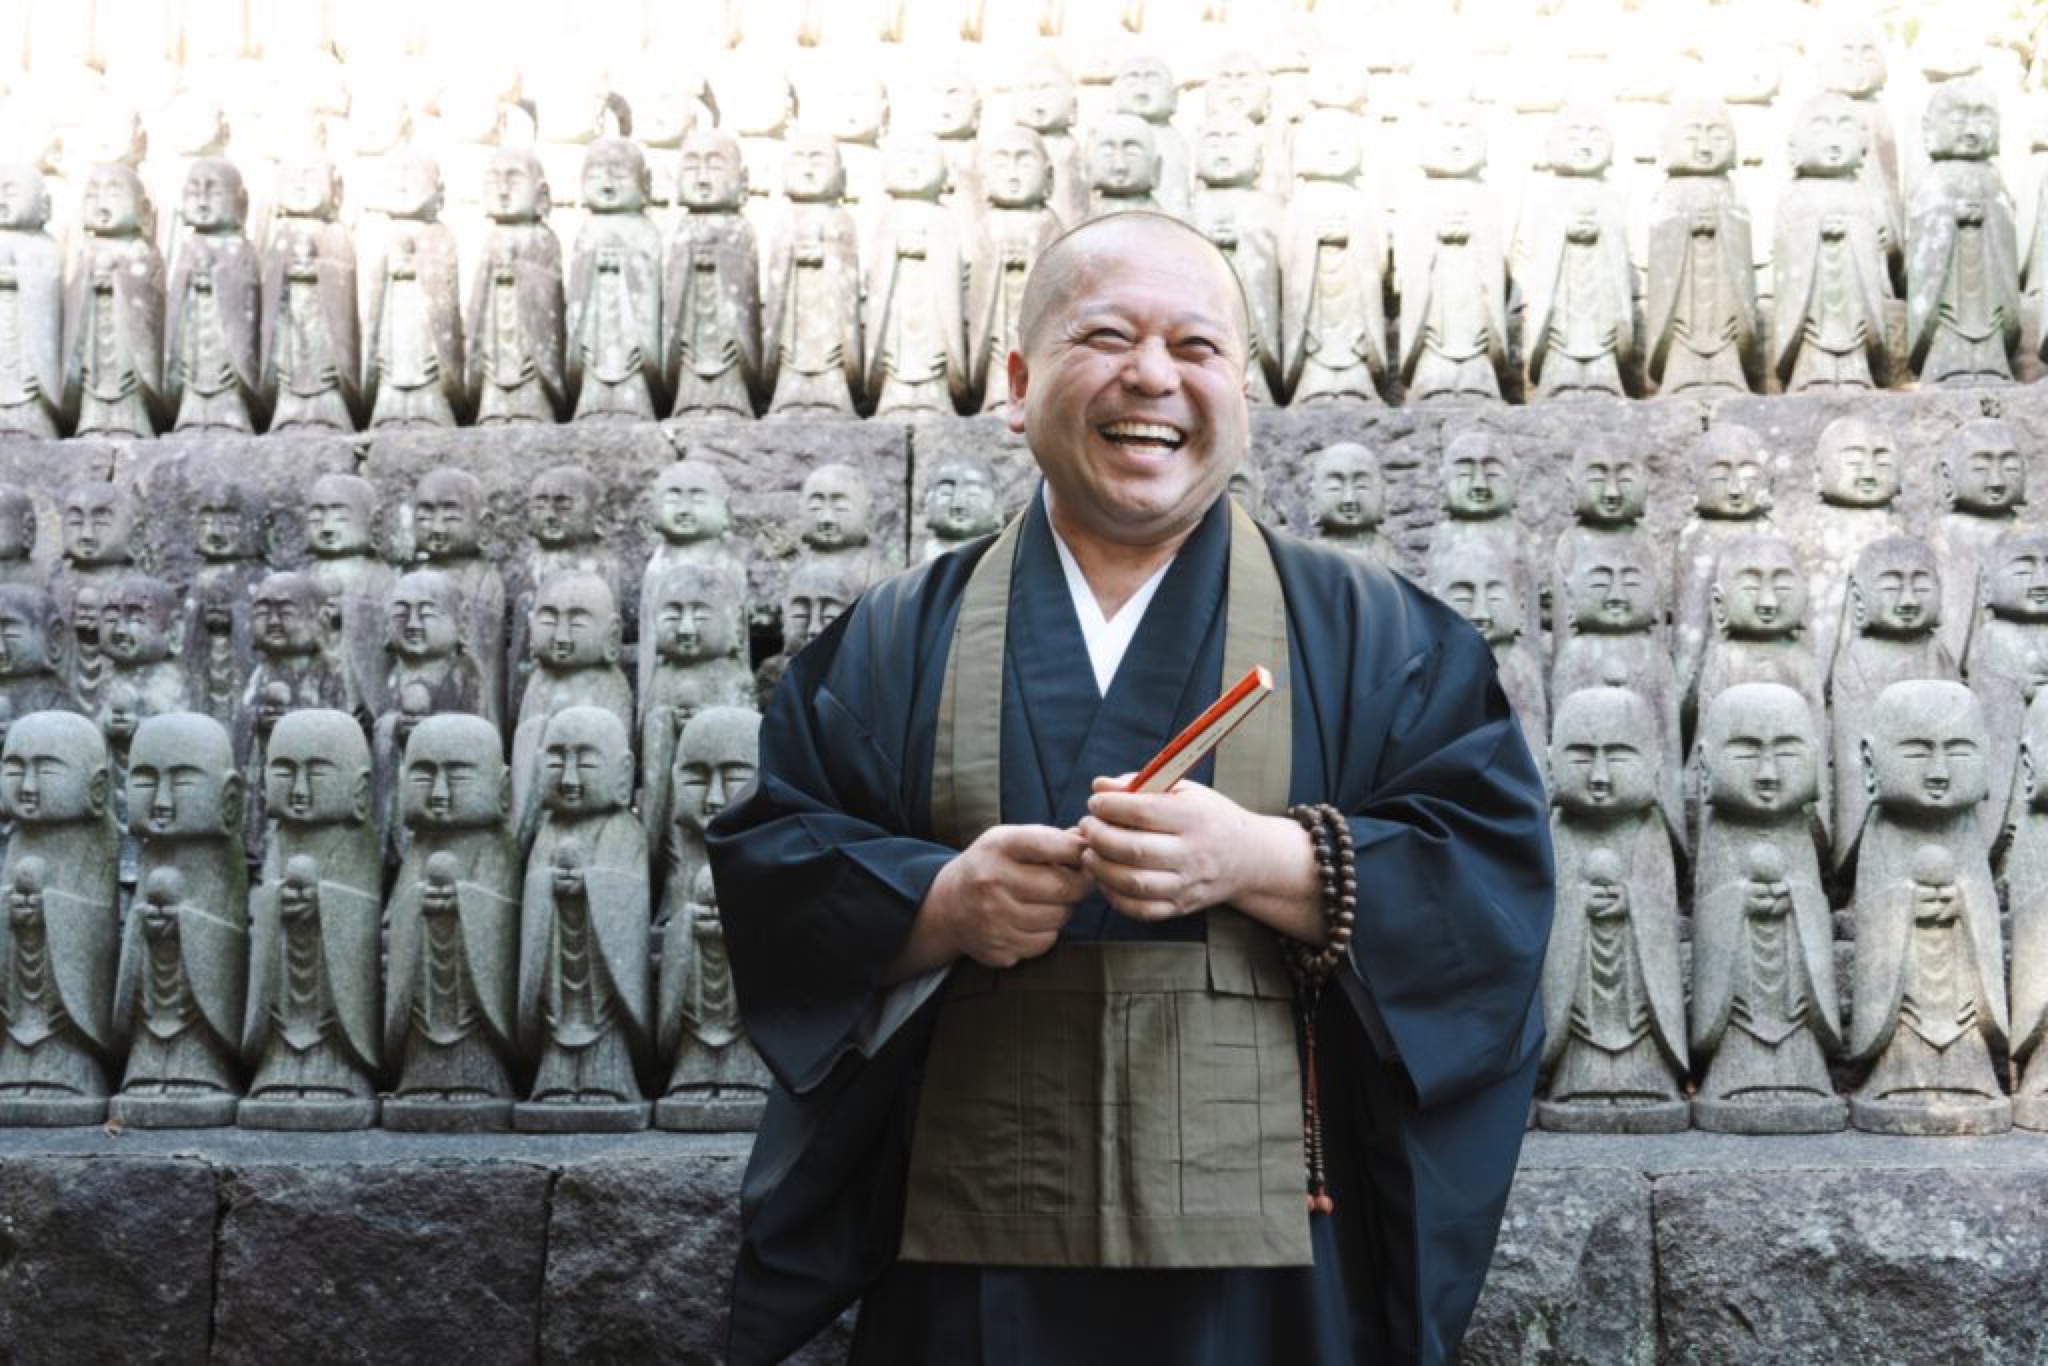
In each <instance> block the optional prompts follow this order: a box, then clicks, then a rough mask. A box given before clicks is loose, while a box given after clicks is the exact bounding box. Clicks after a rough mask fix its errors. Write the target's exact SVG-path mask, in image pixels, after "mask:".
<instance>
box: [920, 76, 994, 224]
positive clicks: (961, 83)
mask: <svg viewBox="0 0 2048 1366" xmlns="http://www.w3.org/2000/svg"><path fill="white" fill-rule="evenodd" d="M917 103H918V104H920V105H922V108H920V109H917V110H916V111H915V113H916V115H917V117H916V118H915V119H914V120H906V121H905V124H904V125H903V127H902V129H901V131H912V132H917V133H928V134H930V135H931V136H932V137H934V138H937V139H938V142H939V151H940V154H941V155H942V156H944V158H945V161H946V206H947V207H948V208H950V209H953V210H956V211H960V212H972V210H973V207H974V205H976V204H978V203H980V202H981V182H980V175H981V166H980V160H979V155H978V153H979V146H978V144H979V141H980V137H981V89H980V87H979V86H977V85H976V84H975V81H974V77H973V76H972V75H970V74H969V73H968V72H967V71H966V70H964V69H961V68H960V67H958V66H955V65H951V64H941V65H940V67H939V69H938V70H937V71H936V72H934V73H933V76H932V78H931V80H930V81H929V83H928V84H927V85H926V87H925V90H924V91H923V94H922V97H921V98H920V99H919V100H918V101H917Z"/></svg>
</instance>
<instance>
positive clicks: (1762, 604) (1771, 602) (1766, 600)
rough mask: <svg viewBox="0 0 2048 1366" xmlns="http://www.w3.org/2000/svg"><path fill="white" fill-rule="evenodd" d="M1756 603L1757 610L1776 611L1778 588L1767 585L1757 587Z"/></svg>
mask: <svg viewBox="0 0 2048 1366" xmlns="http://www.w3.org/2000/svg"><path fill="white" fill-rule="evenodd" d="M1756 605H1757V609H1758V610H1759V611H1764V612H1775V611H1777V610H1778V590H1777V589H1775V588H1771V587H1769V586H1766V587H1763V588H1759V589H1757V590H1756Z"/></svg>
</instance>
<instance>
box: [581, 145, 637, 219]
mask: <svg viewBox="0 0 2048 1366" xmlns="http://www.w3.org/2000/svg"><path fill="white" fill-rule="evenodd" d="M649 186H650V181H649V179H648V173H647V158H646V157H644V156H642V155H641V153H640V144H638V143H636V142H634V141H633V140H632V139H631V138H599V139H598V140H597V141H595V142H593V143H591V144H590V149H589V150H588V151H586V152H585V153H584V154H583V202H584V204H585V205H586V206H587V207H588V208H589V210H590V211H591V212H592V213H644V212H646V210H647V196H648V194H649Z"/></svg>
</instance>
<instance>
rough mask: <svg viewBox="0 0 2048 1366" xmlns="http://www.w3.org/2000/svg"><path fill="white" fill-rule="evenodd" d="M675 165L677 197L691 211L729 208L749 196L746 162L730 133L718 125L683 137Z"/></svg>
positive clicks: (712, 211)
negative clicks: (724, 131)
mask: <svg viewBox="0 0 2048 1366" xmlns="http://www.w3.org/2000/svg"><path fill="white" fill-rule="evenodd" d="M676 165H677V167H678V169H679V174H678V175H677V177H676V198H677V200H678V201H679V202H680V203H681V204H682V206H683V207H684V208H685V209H688V210H689V211H690V212H691V213H724V212H730V211H731V210H733V209H737V208H738V207H739V206H740V200H741V199H742V198H744V197H745V196H746V192H747V166H746V162H745V160H743V159H742V158H741V156H740V145H739V143H738V142H736V141H734V140H733V138H732V136H731V135H730V134H728V133H722V132H720V131H718V130H717V129H715V128H704V129H698V130H696V131H694V132H692V133H691V134H690V135H689V136H688V137H686V138H684V139H683V146H682V150H681V151H680V152H679V153H678V154H677V159H676Z"/></svg>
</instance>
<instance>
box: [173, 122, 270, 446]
mask: <svg viewBox="0 0 2048 1366" xmlns="http://www.w3.org/2000/svg"><path fill="white" fill-rule="evenodd" d="M178 216H179V219H180V221H181V222H182V223H183V224H184V226H185V228H186V230H187V231H186V232H185V234H184V236H183V237H182V238H181V239H180V241H179V244H178V254H177V259H176V261H175V262H174V264H173V265H172V267H171V280H170V288H169V294H168V307H169V315H170V316H169V335H168V337H167V339H166V342H165V348H164V404H165V407H166V409H167V410H168V411H169V412H170V413H171V415H172V425H173V426H174V427H176V428H177V429H178V430H180V431H185V430H194V429H196V430H199V431H226V432H251V431H254V430H256V429H257V427H258V426H259V425H260V424H261V419H262V418H263V417H264V416H265V414H264V411H263V404H262V399H261V396H260V395H261V382H262V377H261V369H260V365H259V354H260V352H259V347H260V344H261V341H262V338H261V335H260V329H259V327H258V318H259V308H260V302H261V298H262V293H263V271H262V267H261V265H260V263H259V262H258V261H257V258H256V250H255V248H254V247H252V246H250V245H249V239H248V237H247V236H246V235H245V234H244V233H243V230H242V229H243V225H244V224H245V223H246V222H247V221H248V217H249V192H248V190H247V189H246V188H245V187H244V186H243V184H242V173H241V172H240V171H238V170H236V169H235V166H234V163H233V162H230V161H228V160H226V159H225V158H223V157H202V158H200V159H199V160H198V161H195V162H193V163H192V167H191V169H190V170H189V171H187V172H186V173H185V193H184V200H183V203H182V205H181V207H180V209H179V215H178Z"/></svg>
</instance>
